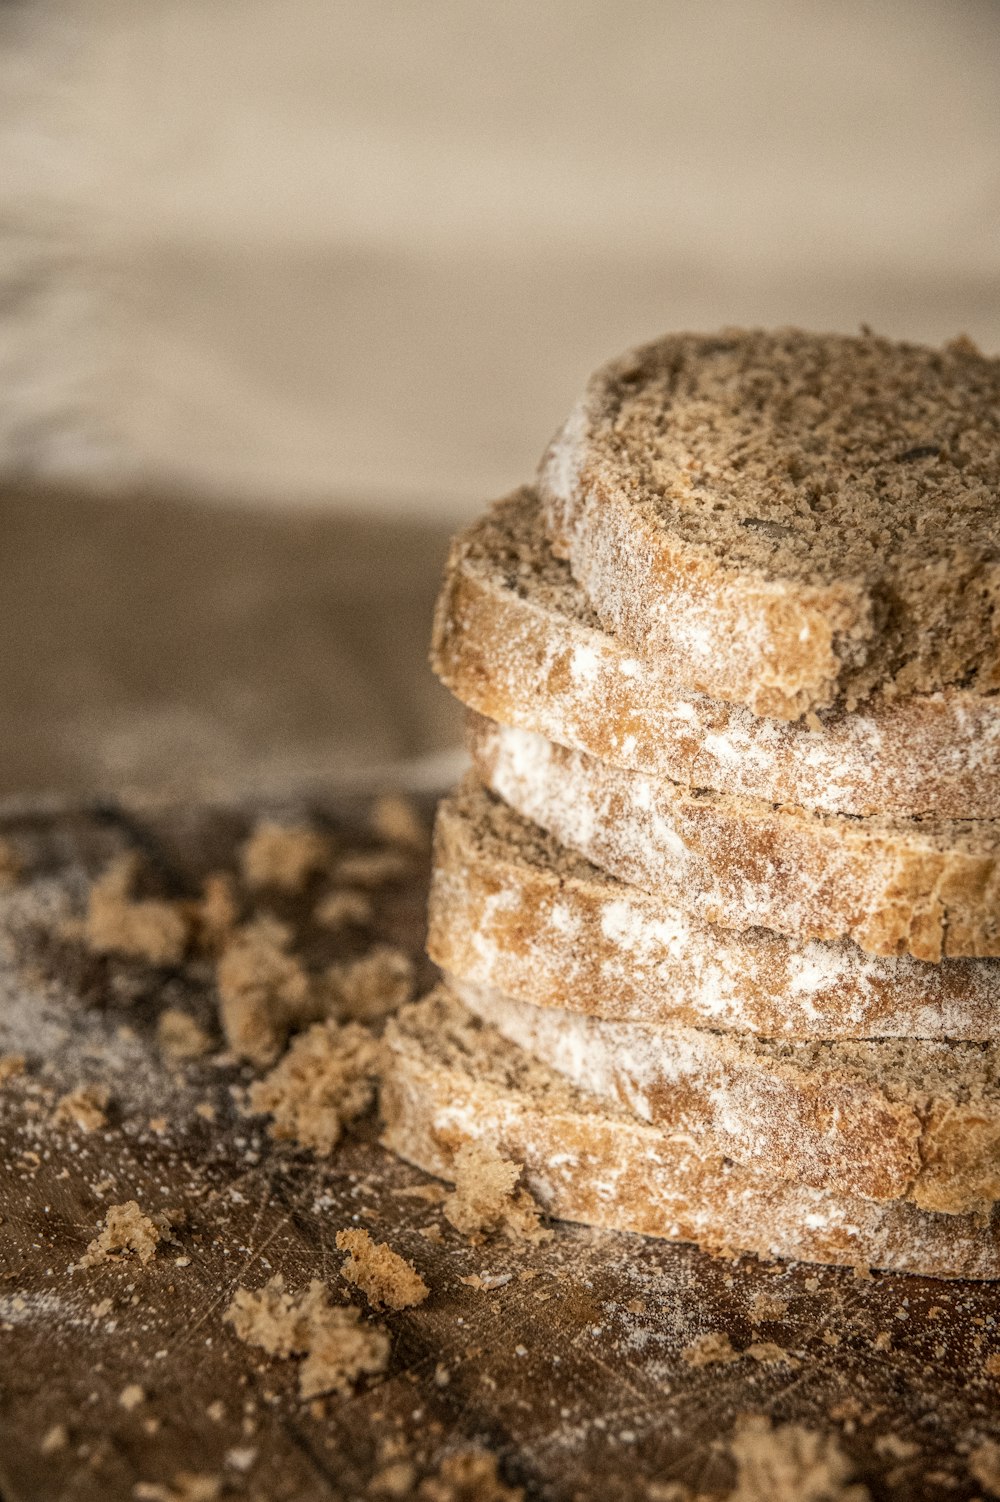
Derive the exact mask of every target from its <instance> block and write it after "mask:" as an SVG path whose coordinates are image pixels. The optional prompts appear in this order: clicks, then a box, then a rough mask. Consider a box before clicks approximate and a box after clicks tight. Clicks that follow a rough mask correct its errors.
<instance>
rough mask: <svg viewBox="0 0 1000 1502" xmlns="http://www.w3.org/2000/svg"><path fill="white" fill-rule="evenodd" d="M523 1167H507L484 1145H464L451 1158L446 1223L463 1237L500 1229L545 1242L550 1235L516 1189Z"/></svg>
mask: <svg viewBox="0 0 1000 1502" xmlns="http://www.w3.org/2000/svg"><path fill="white" fill-rule="evenodd" d="M522 1167H523V1165H522V1164H520V1163H510V1162H508V1161H507V1159H506V1158H503V1157H501V1155H500V1153H499V1152H498V1151H497V1149H496V1148H495V1147H493V1146H491V1145H490V1144H488V1143H485V1142H466V1143H464V1144H463V1145H462V1147H460V1148H459V1150H458V1152H457V1153H456V1154H455V1159H454V1163H453V1165H452V1174H453V1177H454V1181H455V1188H454V1190H453V1192H452V1193H451V1194H449V1195H448V1196H447V1197H446V1199H445V1200H444V1205H443V1209H444V1213H445V1217H446V1219H447V1220H449V1221H450V1222H451V1224H452V1225H453V1226H454V1227H455V1229H456V1230H457V1231H461V1232H462V1234H463V1235H466V1236H468V1235H472V1234H473V1233H475V1232H477V1231H493V1230H497V1229H499V1228H500V1227H503V1229H504V1230H505V1231H506V1232H507V1233H508V1235H510V1236H512V1237H514V1238H521V1239H523V1240H525V1241H545V1240H548V1239H550V1237H551V1235H552V1232H551V1231H547V1230H545V1229H544V1228H543V1227H542V1226H541V1224H540V1222H539V1212H538V1207H537V1206H536V1204H535V1202H534V1200H533V1199H532V1198H531V1195H530V1194H529V1193H528V1191H527V1190H526V1189H519V1188H518V1187H517V1182H518V1179H519V1178H520V1177H521V1170H522Z"/></svg>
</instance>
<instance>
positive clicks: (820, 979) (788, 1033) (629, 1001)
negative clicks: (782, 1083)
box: [427, 777, 1000, 1041]
mask: <svg viewBox="0 0 1000 1502" xmlns="http://www.w3.org/2000/svg"><path fill="white" fill-rule="evenodd" d="M428 918H429V926H428V938H427V948H428V951H429V953H430V956H431V958H432V959H433V960H434V961H435V962H436V964H438V965H440V967H441V968H442V969H443V970H447V971H450V972H451V973H452V974H455V975H459V976H462V977H463V978H464V979H465V980H468V981H471V982H473V983H474V984H476V985H479V986H483V987H488V988H492V989H494V990H498V991H502V992H505V993H506V994H508V995H511V996H515V997H518V998H520V999H521V1000H523V1001H528V1002H532V1003H533V1004H535V1005H536V1006H544V1007H557V1008H559V1009H561V1010H568V1011H575V1012H581V1013H584V1014H586V1015H592V1016H595V1017H603V1018H606V1019H608V1020H609V1021H612V1022H646V1023H656V1024H663V1023H667V1024H671V1025H678V1024H679V1025H682V1026H688V1027H710V1028H717V1029H724V1030H733V1029H739V1030H743V1031H747V1032H751V1033H756V1034H759V1035H762V1036H764V1037H772V1038H882V1037H885V1038H898V1037H903V1038H905V1037H912V1038H938V1039H940V1038H957V1039H966V1040H971V1041H977V1040H978V1041H988V1040H992V1039H996V1038H998V1037H1000V960H948V959H946V960H942V961H941V963H940V964H939V965H928V964H925V963H924V962H922V961H920V960H914V959H912V958H910V956H908V955H903V956H900V957H898V958H896V957H894V958H887V957H883V956H879V955H869V954H865V953H864V952H863V951H862V950H860V949H859V948H858V947H857V945H855V944H853V943H851V942H850V941H849V940H843V939H841V940H836V941H832V942H830V943H823V942H821V941H819V940H805V941H796V940H793V939H788V938H786V937H784V936H783V935H781V934H776V933H772V932H770V931H769V930H768V929H763V928H755V929H748V930H747V931H746V932H743V933H740V932H737V931H736V930H733V929H725V928H718V927H714V926H713V925H712V924H709V923H706V922H704V921H702V920H701V919H699V918H697V917H695V916H692V915H691V914H689V913H686V912H684V911H682V910H681V908H679V907H678V906H676V905H673V904H668V903H667V902H665V901H664V900H663V899H662V898H657V897H651V896H650V895H649V894H648V893H646V892H643V891H642V890H641V889H640V888H638V887H634V886H630V885H627V884H626V883H625V882H621V881H617V880H616V879H615V878H614V877H613V876H609V875H608V874H607V873H606V872H604V871H601V870H599V869H598V868H597V867H596V866H592V865H590V863H589V862H588V861H586V860H584V859H583V857H582V856H579V855H576V854H575V853H574V852H573V851H571V850H568V849H566V848H564V847H563V846H561V845H560V844H559V843H558V842H557V841H556V840H555V839H554V838H553V836H552V835H550V834H547V833H546V832H545V831H544V830H543V829H541V828H540V827H539V826H538V825H537V824H533V823H531V822H530V821H529V820H527V819H525V818H523V817H522V816H521V815H520V814H518V813H515V812H514V810H513V809H511V808H508V807H507V805H506V804H505V803H503V802H501V801H500V799H498V798H497V797H495V796H494V795H493V794H492V793H490V792H489V791H488V790H487V789H485V788H483V787H481V786H479V785H478V784H477V783H476V781H475V780H474V779H473V778H471V777H469V778H467V779H466V781H465V782H464V783H463V784H462V786H461V787H459V788H458V789H456V791H455V792H454V793H453V794H451V795H450V796H449V797H447V798H445V799H443V800H442V802H441V803H440V804H439V805H438V813H437V821H436V824H435V831H434V864H433V874H432V878H431V892H430V902H429V914H428Z"/></svg>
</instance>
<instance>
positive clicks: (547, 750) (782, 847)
mask: <svg viewBox="0 0 1000 1502" xmlns="http://www.w3.org/2000/svg"><path fill="white" fill-rule="evenodd" d="M468 738H469V748H470V751H471V753H472V758H473V763H474V766H475V768H476V771H477V772H478V774H479V776H480V778H481V780H482V781H483V782H485V783H486V785H487V786H488V787H490V788H492V789H493V791H494V792H495V793H497V794H499V796H500V797H501V798H503V799H504V800H505V802H507V803H509V804H510V805H511V807H512V808H515V809H516V810H517V811H518V813H520V814H523V815H524V816H525V817H526V818H528V819H534V821H535V822H536V823H538V824H541V826H542V828H543V829H548V830H550V831H551V832H552V833H553V834H554V835H555V836H556V838H557V839H559V840H560V841H562V843H563V844H565V845H569V846H570V848H571V849H573V850H577V851H579V853H580V854H581V855H585V856H586V857H587V859H588V860H592V861H593V862H594V863H595V864H596V865H599V866H603V867H604V869H605V870H606V871H610V872H611V873H612V875H614V876H618V877H621V878H622V880H624V881H630V882H634V883H635V884H636V885H637V886H640V887H642V888H643V889H644V890H646V891H648V892H652V893H655V894H657V895H659V896H662V897H663V898H664V899H665V900H666V901H667V902H669V903H671V904H676V905H677V906H679V907H683V908H685V909H686V910H687V911H689V912H692V913H696V914H697V915H698V916H699V917H701V918H703V919H704V920H706V921H707V922H710V923H718V924H720V925H721V926H722V927H724V928H736V929H745V928H749V927H752V926H756V925H760V926H763V927H765V928H772V929H776V930H777V931H778V932H779V933H785V934H791V935H795V936H797V937H799V938H803V939H836V938H850V939H853V940H854V941H855V943H857V944H858V945H860V947H861V948H862V949H865V950H867V951H868V952H869V953H872V954H886V955H891V954H907V953H909V954H912V955H914V956H915V957H916V958H917V959H922V960H933V961H937V960H939V959H940V958H941V957H942V955H953V956H962V955H970V956H976V955H979V956H989V955H993V956H996V955H1000V824H998V823H997V821H995V820H986V819H983V820H979V821H975V820H970V821H967V822H965V823H960V822H957V821H947V820H931V819H927V820H916V819H913V820H903V819H849V818H845V817H844V816H843V815H841V814H807V813H803V812H802V811H801V810H799V809H795V808H786V807H780V806H778V807H775V806H773V805H771V804H769V803H763V802H760V801H757V800H753V799H748V798H732V797H729V796H727V795H726V794H724V793H702V792H695V791H693V790H692V789H689V788H683V787H680V786H678V785H677V784H676V783H673V782H668V781H667V780H666V779H664V778H655V777H647V776H646V775H645V774H644V773H642V772H626V771H622V770H620V769H618V768H615V767H609V766H607V765H606V764H605V763H603V762H599V761H597V760H596V758H594V757H592V756H587V755H585V754H584V752H582V751H570V750H567V749H566V748H565V747H562V746H556V745H554V744H553V743H552V742H551V741H547V740H545V739H544V738H543V737H542V736H540V735H534V734H532V733H531V732H530V731H526V730H517V729H513V728H510V727H508V726H500V725H496V724H494V723H493V721H492V720H486V719H483V718H481V717H480V716H476V715H472V714H470V716H469V737H468Z"/></svg>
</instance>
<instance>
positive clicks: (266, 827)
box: [240, 819, 330, 892]
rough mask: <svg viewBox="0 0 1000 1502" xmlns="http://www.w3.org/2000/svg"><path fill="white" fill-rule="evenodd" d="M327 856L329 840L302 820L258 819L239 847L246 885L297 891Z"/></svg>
mask: <svg viewBox="0 0 1000 1502" xmlns="http://www.w3.org/2000/svg"><path fill="white" fill-rule="evenodd" d="M329 858H330V847H329V843H328V841H327V840H326V839H324V837H323V836H322V835H321V834H317V832H316V830H315V829H310V828H309V827H308V825H306V824H289V825H286V824H276V823H275V822H274V821H273V820H270V819H264V820H262V821H261V822H260V823H259V824H258V825H257V826H256V828H255V829H254V830H253V833H252V834H251V835H250V838H249V839H248V840H247V842H246V843H245V845H244V846H243V848H242V850H241V851H240V863H241V866H242V869H243V876H244V878H245V880H246V883H247V885H248V886H251V887H275V888H277V889H278V890H279V891H282V892H301V891H302V889H303V887H304V886H305V885H306V884H307V882H308V881H309V878H310V877H311V876H315V875H316V873H317V872H319V871H322V870H323V869H324V867H325V866H326V865H327V863H328V861H329Z"/></svg>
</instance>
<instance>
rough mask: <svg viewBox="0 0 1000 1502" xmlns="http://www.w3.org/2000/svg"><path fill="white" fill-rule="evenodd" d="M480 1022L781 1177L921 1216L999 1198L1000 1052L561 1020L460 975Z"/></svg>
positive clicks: (569, 1074)
mask: <svg viewBox="0 0 1000 1502" xmlns="http://www.w3.org/2000/svg"><path fill="white" fill-rule="evenodd" d="M449 985H450V987H451V989H452V991H453V992H454V994H455V995H456V996H457V997H458V998H459V1000H460V1001H461V1002H462V1003H463V1004H464V1005H465V1006H467V1007H468V1008H469V1010H470V1011H471V1012H473V1013H474V1014H475V1015H476V1016H477V1017H479V1018H481V1019H482V1020H483V1021H484V1022H485V1023H487V1024H488V1025H489V1026H490V1027H493V1028H495V1029H496V1030H497V1032H499V1033H500V1034H501V1035H502V1036H503V1037H505V1038H506V1039H507V1040H508V1041H509V1042H511V1043H513V1044H515V1045H516V1046H517V1047H519V1048H523V1049H524V1050H525V1052H526V1053H529V1054H531V1056H532V1057H533V1058H536V1059H540V1060H541V1061H542V1063H544V1064H547V1065H549V1066H550V1067H551V1068H552V1069H555V1070H556V1071H557V1073H559V1074H560V1075H562V1076H563V1077H564V1078H566V1079H568V1080H569V1081H570V1082H571V1083H572V1084H574V1085H576V1086H578V1087H579V1088H580V1089H583V1090H586V1091H588V1092H589V1093H591V1094H594V1095H596V1096H598V1097H599V1098H601V1099H604V1100H609V1101H612V1102H614V1103H615V1104H616V1105H618V1106H622V1107H624V1108H625V1109H626V1110H628V1111H631V1112H633V1113H634V1114H635V1115H637V1116H639V1117H640V1118H641V1119H642V1120H644V1121H648V1122H650V1123H651V1124H652V1125H654V1126H658V1127H661V1128H663V1129H664V1130H667V1131H670V1132H683V1133H688V1134H690V1135H691V1136H692V1137H693V1138H694V1140H695V1141H699V1142H700V1141H702V1140H703V1139H704V1138H705V1137H706V1135H707V1136H709V1137H710V1138H711V1139H712V1141H713V1142H715V1143H717V1144H718V1145H719V1146H720V1147H721V1148H722V1149H723V1150H724V1152H725V1153H726V1155H727V1156H729V1157H732V1158H735V1159H736V1160H737V1162H740V1163H746V1164H749V1165H752V1166H756V1167H758V1168H759V1169H760V1170H761V1171H762V1172H765V1173H769V1174H772V1175H773V1176H774V1177H776V1178H782V1179H785V1178H788V1179H794V1180H796V1181H797V1182H799V1183H802V1184H810V1185H812V1186H813V1187H814V1188H817V1189H831V1190H836V1191H837V1192H839V1193H845V1194H857V1195H860V1196H861V1197H862V1198H864V1199H874V1200H896V1199H903V1200H912V1201H913V1203H914V1204H916V1205H919V1206H920V1207H921V1209H924V1210H935V1211H939V1212H941V1213H943V1214H948V1215H957V1214H964V1213H966V1212H968V1211H980V1212H988V1211H989V1210H990V1209H991V1207H992V1205H993V1203H994V1201H995V1200H997V1199H998V1198H1000V1088H998V1082H1000V1054H998V1050H997V1046H996V1045H995V1044H994V1045H990V1044H979V1045H977V1044H962V1043H946V1042H937V1043H926V1042H917V1041H914V1040H909V1039H908V1040H905V1041H899V1042H858V1043H843V1042H841V1043H799V1044H795V1043H787V1042H785V1043H773V1042H769V1041H767V1040H762V1039H754V1038H748V1037H745V1036H743V1035H740V1034H733V1033H716V1032H711V1031H709V1030H707V1029H699V1028H683V1027H663V1026H657V1025H655V1024H648V1023H634V1022H633V1023H621V1022H618V1023H616V1022H604V1021H600V1020H598V1019H596V1018H591V1017H581V1016H572V1015H569V1014H567V1013H562V1014H560V1013H559V1012H557V1011H555V1010H553V1009H551V1008H542V1007H533V1006H530V1005H529V1004H528V1003H526V1002H523V1001H515V1000H514V999H512V998H510V997H506V996H502V995H500V994H499V993H498V992H495V991H489V990H486V989H484V988H482V987H479V986H475V985H470V984H467V983H464V982H462V981H459V980H455V979H449Z"/></svg>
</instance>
